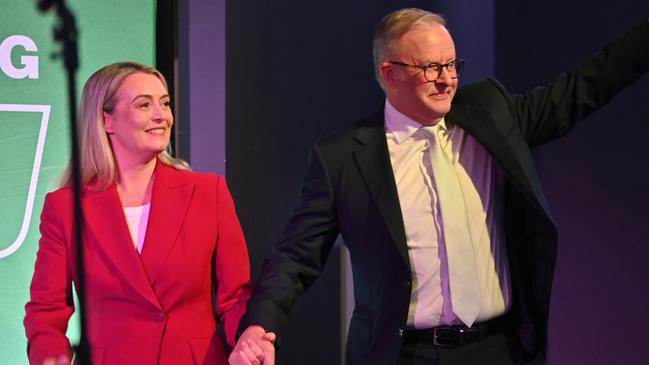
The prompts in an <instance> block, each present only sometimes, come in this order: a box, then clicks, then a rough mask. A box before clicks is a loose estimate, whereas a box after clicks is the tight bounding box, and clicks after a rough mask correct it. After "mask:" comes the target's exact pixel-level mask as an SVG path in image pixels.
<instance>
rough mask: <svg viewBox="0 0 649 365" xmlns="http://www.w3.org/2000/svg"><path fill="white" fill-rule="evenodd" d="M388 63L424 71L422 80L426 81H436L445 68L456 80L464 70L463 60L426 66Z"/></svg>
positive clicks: (395, 62) (396, 62) (397, 62)
mask: <svg viewBox="0 0 649 365" xmlns="http://www.w3.org/2000/svg"><path fill="white" fill-rule="evenodd" d="M388 63H391V64H393V65H397V66H405V67H415V68H418V69H420V70H422V71H424V78H426V81H430V82H433V81H436V80H437V79H438V78H439V75H441V74H442V69H443V68H446V71H448V73H449V74H450V75H451V77H452V78H454V79H456V78H457V77H458V76H460V73H461V72H462V69H463V68H464V60H460V59H457V60H453V61H449V62H447V63H444V64H439V63H429V64H427V65H411V64H408V63H403V62H399V61H388Z"/></svg>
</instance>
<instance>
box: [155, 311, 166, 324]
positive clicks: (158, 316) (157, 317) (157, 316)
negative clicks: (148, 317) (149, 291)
mask: <svg viewBox="0 0 649 365" xmlns="http://www.w3.org/2000/svg"><path fill="white" fill-rule="evenodd" d="M154 318H155V320H156V321H157V322H162V321H164V319H165V314H164V313H162V312H158V313H156V314H155V317H154Z"/></svg>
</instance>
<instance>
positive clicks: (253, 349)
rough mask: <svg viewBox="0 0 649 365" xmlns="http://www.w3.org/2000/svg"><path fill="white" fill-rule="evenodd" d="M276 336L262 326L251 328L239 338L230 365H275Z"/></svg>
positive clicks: (231, 355)
mask: <svg viewBox="0 0 649 365" xmlns="http://www.w3.org/2000/svg"><path fill="white" fill-rule="evenodd" d="M274 343H275V334H274V333H272V332H268V333H266V331H265V330H264V329H263V328H262V327H261V326H250V327H248V328H246V330H245V331H243V333H242V334H241V337H239V341H237V344H236V345H235V346H234V349H233V350H232V353H231V354H230V357H229V358H228V362H229V363H230V365H274V364H275V346H274Z"/></svg>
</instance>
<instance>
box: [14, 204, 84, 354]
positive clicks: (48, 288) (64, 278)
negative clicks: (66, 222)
mask: <svg viewBox="0 0 649 365" xmlns="http://www.w3.org/2000/svg"><path fill="white" fill-rule="evenodd" d="M40 232H41V239H40V241H39V246H38V252H37V253H36V265H35V268H34V276H33V277H32V283H31V287H30V295H31V298H30V300H29V302H28V303H27V305H25V313H26V315H25V320H24V325H25V332H26V334H27V356H28V357H29V362H30V364H38V365H40V364H42V363H43V360H44V359H45V358H47V357H52V356H59V355H67V356H68V358H69V359H72V349H71V347H70V341H69V340H68V339H67V337H65V332H66V330H67V328H68V320H69V319H70V316H71V315H72V313H73V312H74V303H73V300H72V274H71V273H72V268H71V266H70V262H69V256H68V255H67V250H66V247H67V245H66V242H67V240H68V238H69V236H67V235H66V234H65V230H64V226H63V223H62V221H61V217H60V213H59V211H58V210H57V207H56V204H55V199H54V194H52V193H50V194H47V196H46V197H45V204H44V206H43V212H42V213H41V224H40Z"/></svg>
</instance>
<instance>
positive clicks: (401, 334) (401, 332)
mask: <svg viewBox="0 0 649 365" xmlns="http://www.w3.org/2000/svg"><path fill="white" fill-rule="evenodd" d="M399 337H403V328H399Z"/></svg>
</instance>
